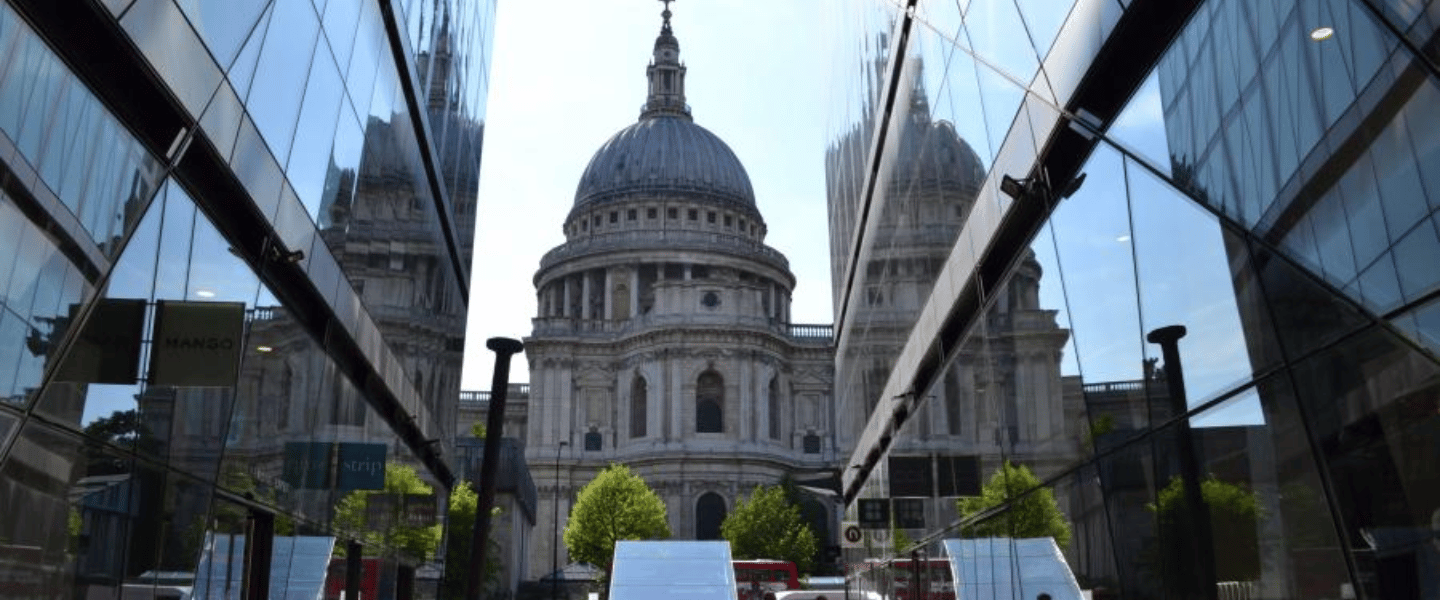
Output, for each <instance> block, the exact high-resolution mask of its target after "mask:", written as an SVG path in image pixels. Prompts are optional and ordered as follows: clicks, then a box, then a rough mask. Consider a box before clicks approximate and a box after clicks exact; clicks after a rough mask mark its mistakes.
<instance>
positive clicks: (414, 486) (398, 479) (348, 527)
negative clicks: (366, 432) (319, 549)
mask: <svg viewBox="0 0 1440 600" xmlns="http://www.w3.org/2000/svg"><path fill="white" fill-rule="evenodd" d="M433 493H435V490H434V489H433V488H431V487H430V485H429V484H426V483H425V482H424V481H422V480H421V479H420V475H419V474H418V473H416V472H415V468H414V467H411V466H409V465H402V464H399V463H393V462H387V463H385V488H384V489H382V490H355V491H352V492H350V493H349V494H346V495H345V497H344V498H341V499H340V503H339V504H337V505H336V506H335V520H334V525H335V529H337V530H339V531H342V532H345V533H347V534H348V535H351V536H354V538H355V539H358V540H360V541H361V542H362V543H363V544H365V546H366V547H367V548H385V549H386V550H387V551H388V550H391V549H393V550H395V551H398V552H399V553H400V554H401V555H403V556H408V557H411V558H414V559H415V560H417V561H425V560H429V559H430V558H431V557H433V556H434V555H435V550H436V549H437V548H439V546H440V524H439V523H436V524H434V525H428V526H414V525H408V524H406V523H405V519H404V506H403V505H404V501H403V498H404V495H406V494H433ZM375 494H389V495H392V497H393V498H395V499H396V501H395V502H393V504H392V508H391V510H390V513H389V514H388V515H385V519H384V522H381V523H372V522H370V521H369V519H368V517H369V516H370V511H368V506H369V504H370V497H371V496H372V495H375ZM336 553H337V555H343V554H344V546H340V545H337V546H336Z"/></svg>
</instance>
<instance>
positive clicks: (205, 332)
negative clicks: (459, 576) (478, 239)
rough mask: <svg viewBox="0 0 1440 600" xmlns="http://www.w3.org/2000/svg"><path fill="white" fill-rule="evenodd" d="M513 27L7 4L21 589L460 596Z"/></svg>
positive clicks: (144, 1) (7, 457) (300, 2)
mask: <svg viewBox="0 0 1440 600" xmlns="http://www.w3.org/2000/svg"><path fill="white" fill-rule="evenodd" d="M493 13H494V5H493V2H479V3H471V2H451V1H445V0H408V1H400V2H359V3H347V2H329V3H326V2H310V1H308V0H279V1H275V2H201V3H187V2H171V1H169V0H156V1H149V0H137V1H133V2H131V1H118V2H80V3H68V4H66V5H64V6H53V5H52V3H47V2H29V1H26V0H17V1H15V2H8V3H6V4H5V5H3V6H0V48H3V52H0V56H3V58H0V77H3V79H4V85H3V89H4V90H5V91H4V92H3V93H0V113H3V114H4V116H3V117H0V120H3V122H0V131H3V136H0V143H3V145H4V156H3V158H0V168H3V172H0V182H3V192H4V200H3V204H0V228H3V230H4V231H5V232H6V234H5V235H4V236H0V237H3V239H4V240H5V241H4V244H5V245H6V246H5V247H6V251H5V252H4V253H0V255H3V257H4V258H3V260H0V263H3V265H4V266H3V267H0V269H3V271H0V289H3V291H4V294H5V295H4V297H3V313H0V331H3V333H0V336H3V340H0V386H3V393H0V396H3V397H4V402H3V403H0V506H3V507H4V508H5V512H6V514H8V515H19V514H25V515H29V517H27V518H24V519H18V518H7V519H5V520H4V522H0V547H3V548H0V550H3V552H0V579H3V580H5V581H7V582H14V585H13V586H12V587H7V588H6V595H7V597H18V598H52V597H86V598H118V597H121V596H125V597H130V596H132V595H134V594H136V593H146V594H149V593H152V591H151V590H150V588H156V589H157V590H158V589H160V588H165V589H167V590H170V589H172V588H177V589H179V588H183V589H185V590H188V592H187V593H188V594H189V595H190V596H191V597H196V598H199V597H211V596H214V597H219V596H220V595H223V594H224V593H225V592H224V591H223V590H224V589H225V588H217V587H214V586H215V585H222V584H223V585H224V586H229V589H230V590H231V592H230V593H234V591H235V590H239V589H245V590H247V593H250V592H255V591H256V590H265V589H268V590H269V593H270V594H272V595H273V594H286V593H291V594H295V593H304V594H307V595H308V594H310V593H312V592H313V593H315V594H317V595H320V594H323V595H325V596H338V594H339V593H340V590H341V589H343V585H344V582H343V579H344V577H343V574H344V570H345V568H346V566H347V565H348V566H353V567H355V568H357V569H360V570H361V572H363V573H364V575H365V577H364V579H365V580H366V581H367V583H366V584H365V585H366V586H367V587H366V589H365V590H363V592H362V593H364V594H365V595H366V596H367V597H368V596H378V597H381V598H389V597H416V596H433V595H434V594H435V593H436V592H437V589H436V585H437V584H438V580H437V578H438V576H439V573H440V568H441V565H440V563H439V562H437V560H436V558H437V556H436V550H437V548H436V547H435V543H438V541H439V539H440V531H441V530H440V527H441V524H440V520H439V519H438V518H437V515H443V514H444V511H445V501H446V499H447V493H448V491H449V489H450V488H451V486H453V485H454V483H455V481H456V478H457V477H459V476H461V474H460V471H459V467H458V466H457V463H456V456H457V455H456V450H455V448H454V447H453V442H452V440H453V439H454V438H455V431H454V427H455V423H456V419H457V413H456V401H455V399H456V398H457V396H458V386H459V371H460V362H461V356H462V352H463V340H462V339H460V337H459V336H458V334H456V333H455V332H457V331H463V330H464V321H465V305H466V299H465V296H466V289H467V286H468V277H469V275H468V264H469V260H470V256H471V250H470V248H471V239H472V237H473V228H474V224H475V200H474V195H475V192H476V189H477V185H478V175H479V160H480V147H481V138H482V135H483V129H484V109H485V93H486V89H487V85H488V76H489V75H488V69H489V67H488V61H489V45H490V38H491V37H492V32H491V27H492V20H493ZM406 482H409V483H406ZM404 494H409V495H408V496H407V495H404ZM408 530H416V531H425V532H427V533H426V534H425V537H426V538H427V539H433V542H427V543H422V544H419V545H410V544H405V543H402V542H401V541H400V540H401V539H402V538H403V537H404V536H403V535H401V534H402V533H403V532H405V531H408ZM330 551H333V552H334V553H335V556H337V557H345V558H344V559H337V560H338V562H334V561H332V562H331V564H330V574H329V577H328V579H329V580H328V581H327V580H326V578H325V577H320V578H319V579H316V577H317V574H314V573H305V574H300V573H288V571H286V569H285V568H283V567H284V565H287V564H289V561H291V560H292V559H293V560H297V561H298V560H299V558H298V557H299V556H301V555H302V554H310V553H315V552H320V553H321V554H320V559H319V560H321V561H322V562H323V561H328V560H329V559H328V558H326V557H325V554H324V553H326V552H330ZM241 556H245V557H248V558H247V560H250V561H251V563H252V564H265V563H267V562H268V563H269V564H270V565H271V568H269V569H265V568H253V569H250V570H248V571H246V572H245V573H243V574H242V573H240V572H239V571H236V572H233V573H231V574H230V575H229V576H228V579H225V577H226V576H223V573H221V572H222V571H224V569H218V565H223V564H234V561H235V560H237V557H241ZM347 560H348V562H347ZM296 564H298V563H296ZM217 569H218V570H217ZM337 573H338V575H337ZM217 577H219V578H220V579H216V578H217ZM7 585H10V584H9V583H7ZM157 586H158V587H157ZM12 592H13V593H12ZM154 593H159V592H158V591H157V592H154ZM259 593H262V594H263V593H264V592H263V591H260V592H259Z"/></svg>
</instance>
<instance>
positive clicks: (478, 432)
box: [470, 421, 485, 440]
mask: <svg viewBox="0 0 1440 600" xmlns="http://www.w3.org/2000/svg"><path fill="white" fill-rule="evenodd" d="M470 437H476V438H480V439H482V440H483V439H485V422H484V421H476V422H474V423H471V424H470Z"/></svg>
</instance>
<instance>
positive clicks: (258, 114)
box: [245, 0, 320, 164]
mask: <svg viewBox="0 0 1440 600" xmlns="http://www.w3.org/2000/svg"><path fill="white" fill-rule="evenodd" d="M319 28H320V23H319V20H318V19H317V18H316V16H315V8H314V6H312V5H311V4H310V2H309V0H279V1H278V2H277V4H276V7H275V15H274V17H273V18H271V19H270V28H269V30H267V31H266V33H265V47H264V49H263V50H261V52H260V62H259V64H258V66H257V67H256V70H255V81H254V84H253V85H252V87H251V88H250V93H249V95H248V96H246V98H245V106H246V107H247V108H248V109H249V111H250V116H251V117H252V118H253V119H255V127H256V128H257V129H259V130H260V133H261V135H263V136H264V137H265V141H266V142H267V143H268V144H269V145H270V151H271V152H272V153H273V154H274V155H275V158H276V159H277V160H279V161H280V162H281V163H282V164H283V163H285V162H286V160H287V159H288V158H289V156H290V139H291V137H292V136H293V135H294V133H295V122H296V118H297V115H298V114H299V111H300V101H301V96H302V95H303V94H304V90H305V76H306V74H307V73H309V72H310V59H311V56H312V54H313V53H314V50H315V39H316V34H317V32H318V31H319Z"/></svg>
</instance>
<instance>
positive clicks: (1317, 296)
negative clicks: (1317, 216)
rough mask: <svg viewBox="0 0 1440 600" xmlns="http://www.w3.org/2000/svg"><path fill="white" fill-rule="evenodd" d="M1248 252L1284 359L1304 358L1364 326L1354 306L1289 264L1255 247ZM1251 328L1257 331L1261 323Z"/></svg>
mask: <svg viewBox="0 0 1440 600" xmlns="http://www.w3.org/2000/svg"><path fill="white" fill-rule="evenodd" d="M1251 252H1252V253H1253V257H1254V258H1253V260H1254V264H1255V271H1256V273H1257V274H1258V277H1259V279H1260V284H1261V286H1262V288H1263V289H1264V291H1265V297H1266V300H1267V301H1268V304H1269V306H1270V319H1271V320H1272V321H1273V322H1274V324H1275V329H1276V333H1277V334H1278V335H1279V336H1280V343H1281V347H1282V348H1284V350H1285V354H1286V356H1290V357H1297V356H1303V355H1304V354H1305V353H1307V352H1309V351H1311V350H1313V349H1315V348H1316V347H1319V346H1321V345H1324V344H1325V343H1327V342H1330V341H1333V340H1335V339H1336V338H1338V337H1339V336H1341V335H1343V334H1345V333H1348V332H1350V331H1354V330H1355V329H1356V328H1358V327H1359V326H1360V325H1362V324H1363V323H1364V318H1363V317H1362V316H1361V315H1360V314H1359V312H1358V311H1356V310H1355V308H1354V307H1353V306H1351V305H1350V304H1349V303H1347V302H1345V301H1343V300H1341V299H1340V298H1338V297H1337V296H1335V295H1334V294H1333V293H1331V292H1329V291H1328V290H1326V289H1324V288H1322V287H1321V286H1320V284H1318V283H1317V282H1315V280H1314V279H1312V278H1311V277H1310V276H1309V275H1308V274H1305V273H1304V272H1302V271H1300V270H1299V269H1297V268H1296V267H1295V266H1294V265H1292V264H1290V262H1289V261H1287V260H1285V259H1284V258H1281V257H1280V256H1279V255H1277V254H1274V253H1272V252H1269V251H1268V250H1265V249H1264V248H1262V247H1260V246H1257V245H1252V246H1251ZM1252 327H1253V328H1254V330H1255V331H1259V327H1260V323H1257V324H1256V325H1254V326H1252Z"/></svg>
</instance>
